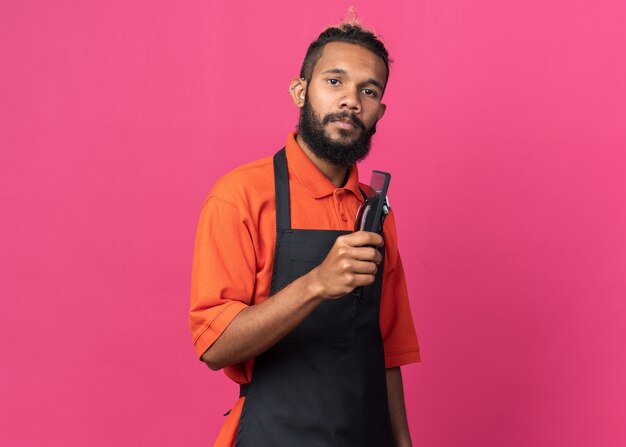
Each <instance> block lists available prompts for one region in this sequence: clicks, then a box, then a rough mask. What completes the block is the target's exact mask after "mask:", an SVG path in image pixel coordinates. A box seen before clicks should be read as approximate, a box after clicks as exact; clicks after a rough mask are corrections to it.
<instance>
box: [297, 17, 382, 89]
mask: <svg viewBox="0 0 626 447" xmlns="http://www.w3.org/2000/svg"><path fill="white" fill-rule="evenodd" d="M329 42H347V43H352V44H355V45H361V46H362V47H365V48H367V49H368V50H370V51H371V52H372V53H374V54H376V55H377V56H378V57H380V58H381V59H382V60H383V62H384V63H385V68H386V69H387V73H386V74H387V76H386V78H385V85H386V84H387V80H388V79H389V64H390V63H391V62H393V61H392V60H391V59H390V58H389V52H388V51H387V48H385V45H384V44H383V43H382V42H381V41H380V40H379V39H378V37H377V36H376V34H374V33H373V32H372V31H370V30H368V29H365V28H362V27H361V25H359V24H358V23H344V24H341V25H339V26H331V27H329V28H326V29H325V30H324V31H322V33H321V34H320V35H319V36H318V37H317V39H316V40H314V41H313V42H311V44H310V45H309V48H308V49H307V51H306V56H305V57H304V61H303V62H302V68H301V69H300V77H301V78H303V79H305V80H306V81H310V80H311V76H312V75H313V68H314V67H315V64H317V61H318V60H319V59H320V57H322V51H323V50H324V46H325V45H326V44H327V43H329Z"/></svg>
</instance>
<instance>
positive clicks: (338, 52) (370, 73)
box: [313, 42, 387, 85]
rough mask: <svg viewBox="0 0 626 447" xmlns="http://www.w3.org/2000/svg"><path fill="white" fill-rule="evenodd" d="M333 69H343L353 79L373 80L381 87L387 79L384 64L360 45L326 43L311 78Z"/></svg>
mask: <svg viewBox="0 0 626 447" xmlns="http://www.w3.org/2000/svg"><path fill="white" fill-rule="evenodd" d="M333 68H340V69H343V70H345V71H346V73H347V75H348V76H354V77H355V78H360V77H362V78H364V79H368V78H374V79H376V80H377V81H379V82H380V83H381V84H382V85H384V84H385V80H386V78H387V69H386V67H385V63H384V62H383V60H382V59H381V58H380V57H379V56H377V55H376V54H375V53H373V52H372V51H370V50H368V49H367V48H365V47H363V46H361V45H357V44H352V43H347V42H330V43H327V44H326V45H325V46H324V48H323V50H322V56H321V57H320V59H319V60H318V61H317V64H315V68H314V69H313V76H314V77H315V76H316V75H318V74H320V73H323V72H325V71H326V70H330V69H333Z"/></svg>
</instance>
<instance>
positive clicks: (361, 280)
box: [354, 273, 376, 287]
mask: <svg viewBox="0 0 626 447" xmlns="http://www.w3.org/2000/svg"><path fill="white" fill-rule="evenodd" d="M375 280H376V276H375V275H367V274H360V273H357V274H355V275H354V285H355V287H360V286H369V285H370V284H372V283H373V282H374V281H375Z"/></svg>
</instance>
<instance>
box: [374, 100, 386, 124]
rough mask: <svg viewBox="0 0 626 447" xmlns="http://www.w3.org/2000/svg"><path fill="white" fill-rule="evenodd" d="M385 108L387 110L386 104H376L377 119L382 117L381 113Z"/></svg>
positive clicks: (382, 113)
mask: <svg viewBox="0 0 626 447" xmlns="http://www.w3.org/2000/svg"><path fill="white" fill-rule="evenodd" d="M385 110H387V105H386V104H383V103H382V102H381V103H380V104H379V106H378V119H381V118H382V117H383V115H384V114H385ZM376 121H378V120H376Z"/></svg>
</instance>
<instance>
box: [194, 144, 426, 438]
mask: <svg viewBox="0 0 626 447" xmlns="http://www.w3.org/2000/svg"><path fill="white" fill-rule="evenodd" d="M286 155H287V162H288V166H289V188H290V204H291V226H292V228H296V229H318V230H352V229H353V227H354V221H355V219H356V213H357V210H358V208H359V206H360V204H361V203H362V202H363V197H362V195H361V192H360V190H359V181H358V170H357V167H356V166H353V167H352V168H351V169H350V173H349V176H348V181H347V182H346V185H345V186H344V187H342V188H337V187H336V186H335V185H333V184H332V183H331V182H330V180H328V179H327V178H326V177H325V176H324V174H322V172H320V171H319V170H318V169H317V167H316V166H315V165H314V164H313V162H312V161H311V160H310V159H309V158H308V157H307V155H306V154H305V153H304V152H303V151H302V149H301V148H300V146H299V145H298V143H297V142H296V140H295V133H291V134H289V137H288V138H287V144H286ZM363 187H366V186H365V185H363ZM274 197H275V194H274V165H273V158H272V156H270V157H266V158H263V159H261V160H258V161H255V162H252V163H249V164H247V165H244V166H241V167H239V168H237V169H235V170H233V171H231V172H229V173H228V174H226V175H225V176H224V177H222V178H221V179H219V180H218V181H217V183H216V184H215V185H214V187H213V189H212V191H211V193H210V194H209V196H208V197H207V199H206V201H205V202H204V205H203V207H202V212H201V214H200V221H199V223H198V230H197V234H196V242H195V247H194V257H193V269H192V279H191V308H190V326H191V334H192V337H193V342H194V345H195V347H196V350H197V353H198V356H199V357H200V356H202V354H203V353H204V352H205V351H206V350H207V349H208V348H209V347H210V346H211V345H212V344H213V343H214V342H215V340H217V338H218V337H219V336H220V335H221V334H222V332H224V330H225V329H226V327H227V326H228V325H229V324H230V322H231V321H232V320H233V319H234V318H235V317H236V316H237V314H238V313H239V312H241V311H242V310H243V309H244V308H246V307H247V306H250V305H254V304H257V303H260V302H262V301H263V300H265V299H267V298H268V297H269V293H270V283H271V279H272V268H273V259H274V245H275V243H276V206H275V203H274ZM383 237H384V239H385V264H384V270H383V289H382V297H381V305H380V329H381V333H382V337H383V345H384V350H385V365H386V367H387V368H393V367H396V366H401V365H405V364H408V363H413V362H418V361H419V360H420V356H419V346H418V342H417V337H416V335H415V329H414V327H413V320H412V318H411V311H410V308H409V300H408V295H407V289H406V281H405V277H404V270H403V268H402V261H401V259H400V254H399V252H398V246H397V237H396V226H395V221H394V217H393V211H391V212H390V213H389V215H388V216H387V218H386V219H385V223H384V228H383ZM253 363H254V362H253V360H249V361H247V362H245V363H242V364H238V365H232V366H228V367H226V368H224V372H225V373H226V375H227V376H228V377H230V378H231V379H232V380H234V381H235V382H237V383H247V382H249V381H250V379H251V377H252V369H253ZM244 399H245V398H241V399H239V400H238V401H237V403H236V404H235V406H234V407H233V409H232V411H231V412H230V414H229V415H228V417H227V419H226V423H225V425H224V427H223V428H222V431H221V432H220V435H219V437H218V440H217V441H216V444H215V445H216V446H231V445H232V444H233V442H234V437H235V433H236V429H237V424H238V421H239V415H240V414H241V408H242V406H243V401H244Z"/></svg>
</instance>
